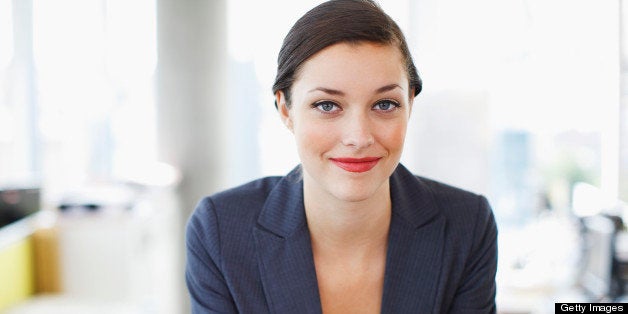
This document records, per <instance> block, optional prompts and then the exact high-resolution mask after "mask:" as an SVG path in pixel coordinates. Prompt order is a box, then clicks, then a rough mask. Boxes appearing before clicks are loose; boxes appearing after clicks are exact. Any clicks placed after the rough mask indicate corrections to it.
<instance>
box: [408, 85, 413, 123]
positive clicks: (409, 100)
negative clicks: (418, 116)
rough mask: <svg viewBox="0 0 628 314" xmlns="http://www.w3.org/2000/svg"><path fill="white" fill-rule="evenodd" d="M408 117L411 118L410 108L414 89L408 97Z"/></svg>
mask: <svg viewBox="0 0 628 314" xmlns="http://www.w3.org/2000/svg"><path fill="white" fill-rule="evenodd" d="M408 107H409V108H408V117H410V116H412V107H414V88H412V91H411V93H410V97H408Z"/></svg>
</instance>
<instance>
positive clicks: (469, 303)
mask: <svg viewBox="0 0 628 314" xmlns="http://www.w3.org/2000/svg"><path fill="white" fill-rule="evenodd" d="M478 206H479V211H478V214H479V217H478V219H477V221H476V223H475V227H474V232H473V237H474V238H473V243H472V249H471V252H470V255H469V258H468V259H467V262H466V264H465V266H464V273H463V277H462V281H461V284H460V285H459V286H458V289H457V291H456V296H455V298H454V301H453V304H452V306H451V308H450V311H449V313H469V314H472V313H478V314H479V313H495V312H496V309H495V292H496V287H495V273H496V270H497V226H496V224H495V218H494V216H493V213H492V211H491V208H490V205H489V204H488V201H487V200H486V198H485V197H483V196H480V197H479V202H478Z"/></svg>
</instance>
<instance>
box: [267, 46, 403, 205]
mask: <svg viewBox="0 0 628 314" xmlns="http://www.w3.org/2000/svg"><path fill="white" fill-rule="evenodd" d="M291 93H292V97H291V98H292V99H291V106H290V108H288V107H287V106H286V103H285V99H284V97H283V94H282V93H281V92H278V93H277V103H278V105H279V111H280V114H281V117H282V119H283V121H284V123H285V124H286V125H287V126H288V128H289V129H290V130H291V131H292V132H293V133H294V136H295V140H296V144H297V149H298V153H299V156H300V158H301V162H302V166H303V179H304V186H305V187H306V188H307V189H308V192H311V193H314V194H315V195H317V196H319V197H333V198H335V199H338V200H343V201H352V202H354V201H362V200H367V199H369V198H370V197H372V196H373V195H375V194H377V193H380V192H381V193H387V192H388V191H387V189H388V188H389V185H388V178H389V177H390V175H391V174H392V172H393V171H394V169H395V168H396V167H397V164H398V163H399V158H400V157H401V152H402V149H403V143H404V138H405V135H406V127H407V123H408V118H409V116H410V111H411V107H412V97H411V96H409V95H411V94H413V93H411V92H410V90H409V83H408V77H407V72H406V69H405V67H404V62H403V58H402V56H401V53H400V52H399V49H398V48H396V47H395V46H392V45H379V44H372V43H359V44H348V43H339V44H335V45H332V46H329V47H327V48H325V49H323V50H321V51H320V52H318V53H317V54H315V55H314V56H312V57H311V58H310V59H309V60H307V61H306V62H305V63H304V64H303V65H302V68H301V70H300V71H299V73H298V77H297V79H296V81H295V82H294V84H293V86H292V89H291Z"/></svg>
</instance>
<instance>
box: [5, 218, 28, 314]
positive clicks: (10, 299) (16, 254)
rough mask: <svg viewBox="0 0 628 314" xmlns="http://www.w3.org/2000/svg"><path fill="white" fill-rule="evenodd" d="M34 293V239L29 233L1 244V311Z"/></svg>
mask: <svg viewBox="0 0 628 314" xmlns="http://www.w3.org/2000/svg"><path fill="white" fill-rule="evenodd" d="M0 231H3V230H0ZM0 236H3V235H2V234H1V232H0ZM34 293H35V276H34V269H33V239H32V238H31V236H30V235H29V236H26V237H24V238H22V239H19V240H17V241H16V242H13V243H11V244H8V245H6V246H0V312H2V311H3V310H5V309H6V308H8V307H10V306H12V305H14V304H16V303H18V302H20V301H23V300H25V299H27V298H28V297H30V296H31V295H33V294H34Z"/></svg>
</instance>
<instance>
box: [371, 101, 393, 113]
mask: <svg viewBox="0 0 628 314" xmlns="http://www.w3.org/2000/svg"><path fill="white" fill-rule="evenodd" d="M399 106H400V105H399V104H398V103H397V102H395V101H392V100H382V101H379V102H377V103H376V104H375V105H373V109H375V110H378V111H393V110H395V109H396V108H398V107H399Z"/></svg>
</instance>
